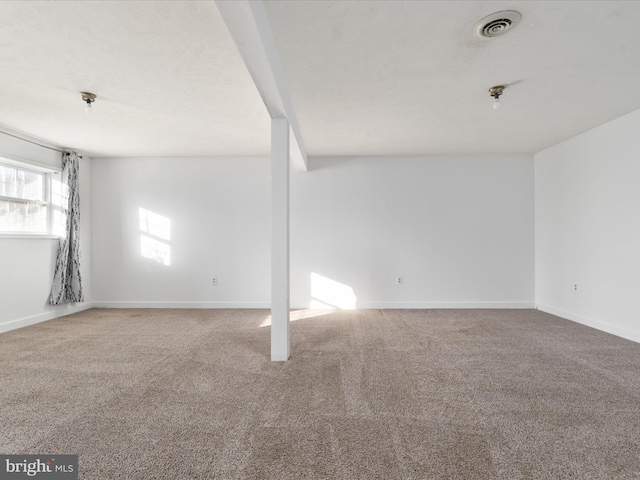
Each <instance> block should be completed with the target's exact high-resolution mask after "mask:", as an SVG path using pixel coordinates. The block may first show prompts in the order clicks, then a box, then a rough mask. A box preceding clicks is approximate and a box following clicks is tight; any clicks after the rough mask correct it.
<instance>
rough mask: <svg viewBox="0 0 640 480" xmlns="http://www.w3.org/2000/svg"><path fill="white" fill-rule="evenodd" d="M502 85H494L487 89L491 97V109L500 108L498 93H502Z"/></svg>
mask: <svg viewBox="0 0 640 480" xmlns="http://www.w3.org/2000/svg"><path fill="white" fill-rule="evenodd" d="M504 88H505V87H504V85H496V86H495V87H491V88H490V89H489V95H491V96H492V97H493V109H494V110H498V109H499V108H500V95H502V94H503V93H504Z"/></svg>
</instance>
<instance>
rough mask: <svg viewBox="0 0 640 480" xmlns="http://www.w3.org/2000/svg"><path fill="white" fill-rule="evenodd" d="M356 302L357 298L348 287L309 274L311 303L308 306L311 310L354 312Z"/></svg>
mask: <svg viewBox="0 0 640 480" xmlns="http://www.w3.org/2000/svg"><path fill="white" fill-rule="evenodd" d="M357 300H358V297H356V295H355V293H354V292H353V288H351V287H350V286H349V285H345V284H344V283H340V282H336V281H335V280H332V279H330V278H327V277H323V276H322V275H319V274H317V273H313V272H312V273H311V303H310V305H309V306H310V307H311V308H312V309H323V308H324V309H326V308H337V309H340V310H355V308H356V302H357Z"/></svg>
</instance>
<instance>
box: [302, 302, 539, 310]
mask: <svg viewBox="0 0 640 480" xmlns="http://www.w3.org/2000/svg"><path fill="white" fill-rule="evenodd" d="M291 308H292V309H307V308H310V307H309V305H305V306H299V305H296V306H292V307H291ZM436 308H442V309H454V308H458V309H465V308H505V309H509V308H517V309H526V308H535V303H534V302H506V301H505V302H358V303H357V304H356V308H355V309H356V310H369V309H373V310H407V309H416V310H419V309H424V310H429V309H436Z"/></svg>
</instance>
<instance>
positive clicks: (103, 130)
mask: <svg viewBox="0 0 640 480" xmlns="http://www.w3.org/2000/svg"><path fill="white" fill-rule="evenodd" d="M0 65H1V66H2V68H0V124H4V125H6V126H9V127H12V128H14V129H17V130H20V131H23V132H26V133H29V134H32V135H35V136H37V137H40V138H43V139H46V140H49V141H52V142H54V143H56V144H59V145H63V146H68V147H73V148H77V149H80V150H82V151H84V152H86V153H89V154H93V155H95V156H202V155H238V154H248V155H268V154H269V151H270V147H269V142H270V122H269V116H268V114H267V112H266V110H265V108H264V105H263V103H262V100H261V99H260V96H259V94H258V92H257V90H256V88H255V86H254V85H253V83H252V81H251V78H250V76H249V74H248V72H247V70H246V68H245V66H244V63H243V61H242V59H241V57H240V55H239V54H238V52H237V50H236V46H235V44H234V43H233V40H232V39H231V37H230V35H229V32H228V31H227V28H226V26H225V24H224V22H223V21H222V19H221V17H220V15H219V13H218V10H217V8H216V6H215V4H214V3H213V2H201V1H200V2H198V1H177V2H171V1H143V2H130V1H123V2H121V1H105V2H97V1H95V2H94V1H70V2H67V1H54V2H40V1H38V2H36V1H18V2H10V1H1V2H0ZM83 90H86V91H90V92H93V93H95V94H97V95H98V99H97V100H96V102H95V104H94V112H93V114H92V115H91V116H90V117H88V116H87V115H86V114H85V113H84V107H83V103H82V100H81V98H80V94H79V92H80V91H83Z"/></svg>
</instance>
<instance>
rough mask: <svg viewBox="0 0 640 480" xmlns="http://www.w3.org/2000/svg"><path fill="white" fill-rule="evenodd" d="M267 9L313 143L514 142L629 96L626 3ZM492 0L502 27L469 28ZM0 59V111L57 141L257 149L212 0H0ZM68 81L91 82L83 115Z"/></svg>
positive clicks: (541, 135)
mask: <svg viewBox="0 0 640 480" xmlns="http://www.w3.org/2000/svg"><path fill="white" fill-rule="evenodd" d="M265 6H266V11H267V14H268V17H269V20H270V23H271V28H272V30H273V36H274V39H275V42H276V46H277V49H278V53H279V56H280V60H281V62H282V66H283V69H284V73H285V78H286V83H287V85H288V89H289V93H290V95H291V98H292V100H293V105H294V108H295V112H296V114H297V118H298V121H299V124H300V128H301V132H302V138H303V141H304V144H305V146H306V149H307V151H308V153H309V155H312V156H314V155H315V156H317V155H397V154H406V155H418V154H434V153H453V154H455V153H492V152H504V153H511V152H514V153H515V152H518V153H525V152H527V153H530V152H536V151H539V150H541V149H544V148H546V147H548V146H551V145H553V144H556V143H558V142H560V141H562V140H564V139H567V138H570V137H572V136H574V135H576V134H578V133H580V132H583V131H585V130H588V129H590V128H593V127H595V126H597V125H600V124H602V123H604V122H606V121H609V120H612V119H614V118H617V117H619V116H622V115H624V114H626V113H629V112H631V111H634V110H637V109H640V61H639V59H640V41H638V38H639V37H638V33H637V31H638V30H637V28H638V27H637V26H638V25H639V24H640V2H638V1H612V0H608V1H594V0H587V1H553V2H551V1H549V2H546V1H545V2H542V1H509V2H507V1H452V0H449V1H381V0H375V1H346V0H343V1H296V2H293V1H289V0H286V1H279V0H278V1H267V2H265ZM504 9H515V10H518V11H519V12H520V13H521V14H522V21H521V23H520V25H518V27H517V28H515V29H514V30H513V31H511V32H509V33H507V34H506V35H504V36H502V37H498V38H494V39H481V38H478V37H476V36H474V34H473V26H474V25H475V23H476V22H477V21H478V20H480V19H481V18H482V17H484V16H486V15H488V14H490V13H493V12H495V11H498V10H504ZM0 65H2V68H1V69H0V124H3V125H6V126H7V127H10V128H13V129H17V130H20V131H23V132H25V133H29V134H31V135H35V136H37V137H40V138H43V139H45V140H48V141H50V142H53V143H56V144H59V145H62V146H67V147H73V148H76V149H79V150H81V151H83V152H85V153H88V154H90V155H93V156H204V155H266V154H268V153H269V128H270V127H269V117H268V114H267V112H266V109H265V107H264V105H263V104H262V101H261V99H260V96H259V94H258V91H257V89H256V88H255V86H254V85H253V83H252V81H251V78H250V76H249V74H248V72H247V69H246V68H245V66H244V64H243V61H242V58H241V56H240V54H239V53H238V51H237V49H236V47H235V44H234V43H233V40H232V39H231V36H230V35H229V33H228V31H227V29H226V27H225V25H224V22H223V21H222V18H221V16H220V14H219V13H218V10H217V8H216V6H215V4H214V3H213V2H210V1H175V2H174V1H159V2H156V1H146V2H128V1H127V2H120V1H108V2H94V1H71V2H66V1H56V2H35V1H17V2H11V1H2V2H0ZM496 84H507V89H506V91H505V93H504V95H503V97H502V103H503V107H502V108H501V109H500V110H498V111H494V110H493V109H492V108H491V98H490V97H489V94H488V92H487V90H488V88H489V87H491V86H492V85H496ZM81 90H88V91H92V92H94V93H96V94H97V95H98V100H97V101H96V103H95V111H94V114H93V115H92V116H91V117H87V116H86V115H85V114H84V110H83V105H82V102H81V100H80V95H79V93H78V92H80V91H81Z"/></svg>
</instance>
